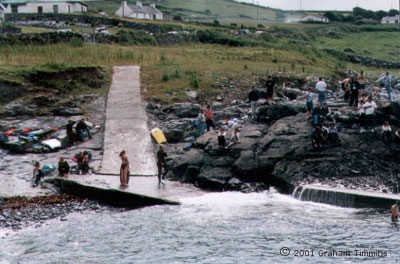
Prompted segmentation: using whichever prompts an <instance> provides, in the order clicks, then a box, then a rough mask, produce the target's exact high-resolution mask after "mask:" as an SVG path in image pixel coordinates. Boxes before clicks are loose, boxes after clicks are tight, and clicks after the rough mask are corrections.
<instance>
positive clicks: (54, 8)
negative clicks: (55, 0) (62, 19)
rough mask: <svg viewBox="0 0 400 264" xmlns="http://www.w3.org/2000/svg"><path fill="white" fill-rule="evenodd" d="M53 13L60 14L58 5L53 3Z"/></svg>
mask: <svg viewBox="0 0 400 264" xmlns="http://www.w3.org/2000/svg"><path fill="white" fill-rule="evenodd" d="M53 13H54V14H58V5H53Z"/></svg>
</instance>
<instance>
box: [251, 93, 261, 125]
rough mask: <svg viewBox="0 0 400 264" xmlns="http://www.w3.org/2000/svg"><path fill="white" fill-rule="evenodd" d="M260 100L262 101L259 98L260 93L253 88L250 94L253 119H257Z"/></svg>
mask: <svg viewBox="0 0 400 264" xmlns="http://www.w3.org/2000/svg"><path fill="white" fill-rule="evenodd" d="M258 99H260V97H259V96H258V92H257V91H256V88H255V87H254V86H253V87H252V88H251V91H250V93H249V101H250V106H251V117H252V118H253V119H256V110H257V101H258Z"/></svg>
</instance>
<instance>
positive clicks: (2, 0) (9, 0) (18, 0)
mask: <svg viewBox="0 0 400 264" xmlns="http://www.w3.org/2000/svg"><path fill="white" fill-rule="evenodd" d="M54 2H74V3H82V4H84V3H83V2H89V1H88V0H0V4H26V3H54Z"/></svg>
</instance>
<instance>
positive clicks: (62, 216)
mask: <svg viewBox="0 0 400 264" xmlns="http://www.w3.org/2000/svg"><path fill="white" fill-rule="evenodd" d="M124 210H125V209H121V208H118V209H117V208H112V207H109V206H105V205H102V204H99V203H97V202H93V201H89V200H83V199H80V198H78V197H75V196H70V195H60V194H56V195H49V196H37V197H33V198H26V197H21V196H17V197H9V198H5V199H2V200H1V203H0V228H4V229H11V230H14V231H16V230H19V229H22V228H25V227H28V226H35V227H39V226H41V225H42V224H43V223H44V222H45V221H47V220H50V219H55V218H58V219H59V220H60V221H68V214H70V213H73V212H79V213H84V212H85V211H96V212H99V213H100V212H105V211H109V212H121V211H124Z"/></svg>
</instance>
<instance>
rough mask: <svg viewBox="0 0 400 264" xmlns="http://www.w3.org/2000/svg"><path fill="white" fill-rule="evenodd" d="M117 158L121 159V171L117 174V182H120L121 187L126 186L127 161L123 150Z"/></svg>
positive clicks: (127, 176) (127, 182)
mask: <svg viewBox="0 0 400 264" xmlns="http://www.w3.org/2000/svg"><path fill="white" fill-rule="evenodd" d="M119 157H120V158H121V169H120V172H119V180H120V182H121V186H124V187H125V186H128V184H129V174H130V171H129V160H128V157H127V156H126V151H125V150H123V151H121V153H119Z"/></svg>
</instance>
